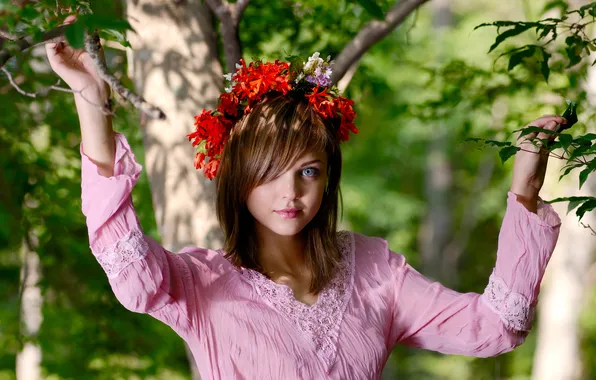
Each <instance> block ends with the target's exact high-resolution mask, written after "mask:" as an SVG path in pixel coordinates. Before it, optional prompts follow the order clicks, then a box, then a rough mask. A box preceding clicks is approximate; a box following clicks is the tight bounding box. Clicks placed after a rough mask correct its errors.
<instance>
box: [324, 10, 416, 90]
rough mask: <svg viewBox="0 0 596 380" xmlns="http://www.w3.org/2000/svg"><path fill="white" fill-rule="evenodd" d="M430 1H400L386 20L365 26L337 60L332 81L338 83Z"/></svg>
mask: <svg viewBox="0 0 596 380" xmlns="http://www.w3.org/2000/svg"><path fill="white" fill-rule="evenodd" d="M427 1H428V0H402V1H398V2H397V3H396V4H395V5H394V6H393V8H391V10H390V11H389V12H387V15H386V16H385V19H384V20H382V21H381V20H373V21H371V22H369V23H368V24H367V25H366V26H364V27H363V28H362V29H361V30H360V32H358V34H357V35H356V37H354V39H353V40H352V41H350V42H349V43H348V44H347V45H346V46H345V47H344V49H343V50H342V52H341V53H340V54H339V55H338V56H337V58H336V59H335V64H334V65H333V74H332V75H331V81H332V82H333V83H337V82H338V81H339V80H340V79H341V78H342V77H343V76H344V75H345V74H346V72H347V71H348V69H349V68H350V66H352V65H353V64H354V63H355V62H356V61H358V60H359V59H360V57H362V55H364V53H365V52H366V51H367V50H368V49H370V48H371V47H372V46H373V45H374V44H376V43H377V42H379V41H380V40H381V39H382V38H383V37H385V36H386V35H387V34H389V33H390V32H391V31H392V30H393V29H395V28H396V27H397V26H398V25H399V24H401V23H402V22H403V21H404V20H405V19H406V17H408V16H409V15H410V14H411V13H412V12H413V11H414V10H416V9H417V8H418V7H420V6H421V5H422V4H424V3H426V2H427Z"/></svg>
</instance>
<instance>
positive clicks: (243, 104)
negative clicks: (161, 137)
mask: <svg viewBox="0 0 596 380" xmlns="http://www.w3.org/2000/svg"><path fill="white" fill-rule="evenodd" d="M288 61H289V62H280V61H279V60H276V61H275V62H261V61H254V62H251V63H250V64H249V65H248V66H246V63H245V62H244V60H242V59H241V60H240V64H236V72H235V73H229V74H226V75H224V78H225V79H226V81H227V82H228V86H227V87H226V89H225V92H224V93H223V94H221V95H220V97H219V101H218V106H217V109H216V110H203V112H202V113H201V114H200V115H197V116H195V124H194V125H195V127H196V129H195V131H194V132H192V133H189V134H188V135H187V136H188V140H189V141H191V142H192V146H194V147H195V148H196V150H197V153H196V155H195V161H194V164H195V168H196V169H197V170H199V169H203V173H204V174H205V177H207V178H209V179H210V180H212V179H213V178H215V176H216V175H217V170H218V168H219V163H220V159H221V154H222V152H223V148H224V145H225V143H226V141H227V139H228V137H229V135H230V131H231V129H232V128H233V127H234V125H235V124H236V122H237V121H238V120H240V118H242V116H243V115H246V114H248V113H250V111H251V110H252V108H253V107H254V106H255V105H256V104H257V103H258V102H259V101H261V100H262V99H263V98H264V97H265V95H267V94H269V93H279V94H283V95H287V94H289V93H291V94H292V95H298V96H304V97H305V98H307V99H308V102H309V103H310V104H311V105H312V106H313V108H314V109H315V110H316V112H317V113H318V114H319V115H320V116H321V117H322V118H323V119H328V118H340V121H341V122H340V125H339V130H338V136H339V139H340V140H341V141H347V140H348V138H349V132H352V133H358V129H357V128H356V125H355V124H354V119H355V118H356V113H355V112H354V109H353V108H352V105H353V104H354V102H353V101H352V100H350V99H347V98H344V97H341V96H339V90H338V89H337V86H331V64H332V63H333V62H330V57H327V60H326V61H325V60H323V59H322V58H320V57H319V53H315V54H313V56H312V57H310V58H309V59H308V62H306V63H304V62H303V61H302V59H301V58H300V57H296V56H292V57H289V58H288Z"/></svg>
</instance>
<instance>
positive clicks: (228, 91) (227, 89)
mask: <svg viewBox="0 0 596 380" xmlns="http://www.w3.org/2000/svg"><path fill="white" fill-rule="evenodd" d="M225 90H226V92H227V93H228V94H229V93H230V92H232V86H230V87H226V88H225Z"/></svg>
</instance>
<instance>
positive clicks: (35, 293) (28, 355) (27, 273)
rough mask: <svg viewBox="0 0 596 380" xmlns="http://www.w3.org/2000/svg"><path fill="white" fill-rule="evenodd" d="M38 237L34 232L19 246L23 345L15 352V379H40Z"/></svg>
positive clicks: (41, 301) (40, 314)
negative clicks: (36, 237) (33, 234)
mask: <svg viewBox="0 0 596 380" xmlns="http://www.w3.org/2000/svg"><path fill="white" fill-rule="evenodd" d="M36 247H37V241H36V239H35V237H34V236H32V235H31V234H29V236H28V237H27V238H25V239H23V244H22V246H21V258H22V266H21V276H20V277H21V278H20V281H21V317H20V318H21V326H20V330H21V339H22V341H23V347H22V349H21V351H20V352H19V353H18V354H17V362H16V375H17V379H18V380H39V379H41V358H42V351H41V347H40V345H39V344H38V343H37V342H36V339H37V335H38V334H39V330H40V327H41V322H42V321H43V314H42V305H43V296H42V294H41V288H40V287H39V282H40V281H41V264H40V261H39V256H38V254H37V252H36V251H35V249H36Z"/></svg>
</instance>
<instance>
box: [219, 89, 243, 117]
mask: <svg viewBox="0 0 596 380" xmlns="http://www.w3.org/2000/svg"><path fill="white" fill-rule="evenodd" d="M238 104H239V100H238V97H237V96H236V94H234V93H233V92H229V93H228V92H225V93H223V94H221V96H220V97H219V106H218V107H217V110H218V111H219V112H220V113H221V114H222V115H229V116H232V117H236V115H237V113H238Z"/></svg>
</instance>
